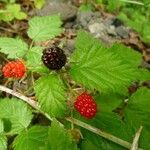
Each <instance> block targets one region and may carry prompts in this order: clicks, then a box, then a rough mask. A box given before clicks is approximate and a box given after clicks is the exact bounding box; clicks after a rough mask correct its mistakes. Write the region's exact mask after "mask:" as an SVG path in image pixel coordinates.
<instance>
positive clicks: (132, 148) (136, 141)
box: [130, 126, 143, 150]
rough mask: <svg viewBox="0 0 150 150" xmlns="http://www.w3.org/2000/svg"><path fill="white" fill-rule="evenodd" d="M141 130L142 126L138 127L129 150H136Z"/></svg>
mask: <svg viewBox="0 0 150 150" xmlns="http://www.w3.org/2000/svg"><path fill="white" fill-rule="evenodd" d="M142 129H143V126H140V128H139V129H138V131H137V132H136V134H135V137H134V139H133V143H132V145H131V148H130V150H138V142H139V138H140V135H141V132H142Z"/></svg>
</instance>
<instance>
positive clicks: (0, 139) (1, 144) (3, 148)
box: [0, 134, 7, 150]
mask: <svg viewBox="0 0 150 150" xmlns="http://www.w3.org/2000/svg"><path fill="white" fill-rule="evenodd" d="M0 150H7V138H6V136H5V135H3V134H1V135H0Z"/></svg>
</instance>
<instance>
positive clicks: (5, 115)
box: [0, 98, 32, 134]
mask: <svg viewBox="0 0 150 150" xmlns="http://www.w3.org/2000/svg"><path fill="white" fill-rule="evenodd" d="M0 118H1V119H8V120H9V121H10V122H11V129H10V130H9V131H8V133H9V134H17V133H20V132H21V131H22V130H24V129H25V128H27V127H28V125H29V124H30V122H31V119H32V112H31V110H30V109H29V108H28V107H27V104H25V103H24V102H22V101H20V100H17V99H15V98H12V99H8V98H5V99H1V100H0Z"/></svg>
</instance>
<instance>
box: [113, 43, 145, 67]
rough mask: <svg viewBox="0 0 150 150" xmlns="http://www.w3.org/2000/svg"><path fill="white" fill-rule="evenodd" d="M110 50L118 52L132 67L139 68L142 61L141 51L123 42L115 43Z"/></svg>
mask: <svg viewBox="0 0 150 150" xmlns="http://www.w3.org/2000/svg"><path fill="white" fill-rule="evenodd" d="M110 50H111V51H113V53H117V54H118V55H119V56H120V57H121V58H122V60H123V61H126V62H127V63H128V64H130V65H131V66H132V67H135V68H137V67H138V66H139V65H140V64H141V62H142V56H141V54H140V53H139V52H137V51H135V50H133V49H131V48H129V47H126V46H124V45H122V44H117V43H115V44H114V45H113V46H112V47H111V49H110Z"/></svg>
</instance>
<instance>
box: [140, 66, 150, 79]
mask: <svg viewBox="0 0 150 150" xmlns="http://www.w3.org/2000/svg"><path fill="white" fill-rule="evenodd" d="M138 80H140V81H141V82H144V81H149V80H150V71H149V70H147V69H144V68H141V69H139V74H138Z"/></svg>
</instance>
